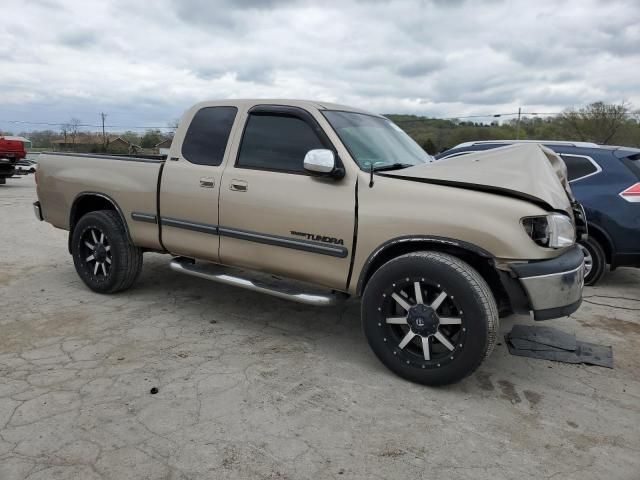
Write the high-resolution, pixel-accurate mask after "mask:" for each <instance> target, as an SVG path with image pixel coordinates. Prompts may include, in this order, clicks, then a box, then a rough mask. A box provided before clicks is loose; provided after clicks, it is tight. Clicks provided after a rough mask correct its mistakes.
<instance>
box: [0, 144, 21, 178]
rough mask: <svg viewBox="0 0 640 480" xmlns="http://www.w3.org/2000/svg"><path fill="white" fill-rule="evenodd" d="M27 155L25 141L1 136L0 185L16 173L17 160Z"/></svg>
mask: <svg viewBox="0 0 640 480" xmlns="http://www.w3.org/2000/svg"><path fill="white" fill-rule="evenodd" d="M26 156H27V151H26V150H25V149H24V143H22V142H21V141H20V140H8V139H6V138H4V137H0V185H3V184H5V183H6V182H7V178H9V177H11V176H13V174H14V173H15V167H16V162H17V161H18V160H22V159H23V158H25V157H26Z"/></svg>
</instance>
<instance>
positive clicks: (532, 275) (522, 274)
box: [503, 245, 584, 320]
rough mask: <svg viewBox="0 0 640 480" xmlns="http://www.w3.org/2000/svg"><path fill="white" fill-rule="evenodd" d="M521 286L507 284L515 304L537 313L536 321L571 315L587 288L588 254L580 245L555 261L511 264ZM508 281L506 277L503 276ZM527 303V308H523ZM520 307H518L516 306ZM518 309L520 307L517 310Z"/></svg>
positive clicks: (534, 316)
mask: <svg viewBox="0 0 640 480" xmlns="http://www.w3.org/2000/svg"><path fill="white" fill-rule="evenodd" d="M510 266H511V271H512V272H513V274H514V275H515V278H513V277H510V278H511V280H512V281H514V282H517V283H519V286H520V287H521V289H520V292H522V293H523V294H524V295H517V293H515V292H517V290H518V288H517V286H515V285H509V286H507V285H505V289H506V290H507V292H508V293H509V294H510V295H509V296H510V299H511V301H512V304H513V303H520V304H521V305H519V307H520V308H519V310H522V307H525V309H528V310H531V311H532V312H533V318H534V319H535V320H549V319H551V318H560V317H566V316H569V315H571V314H572V313H573V312H575V311H576V310H577V309H578V307H580V304H581V303H582V288H583V286H584V255H583V253H582V250H581V249H580V247H579V246H578V245H575V246H573V247H572V248H570V249H569V250H567V251H566V252H565V253H563V254H562V255H560V256H559V257H556V258H554V259H551V260H542V261H537V262H529V263H513V264H511V265H510ZM503 278H504V277H503ZM523 301H524V302H525V305H522V303H523ZM513 306H514V307H517V305H513ZM514 310H516V311H517V310H518V308H514Z"/></svg>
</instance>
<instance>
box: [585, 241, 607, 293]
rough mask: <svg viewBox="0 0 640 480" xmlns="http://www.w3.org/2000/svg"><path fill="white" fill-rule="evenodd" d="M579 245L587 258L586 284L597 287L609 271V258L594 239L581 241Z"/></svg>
mask: <svg viewBox="0 0 640 480" xmlns="http://www.w3.org/2000/svg"><path fill="white" fill-rule="evenodd" d="M579 245H580V247H581V248H582V253H584V258H585V275H584V284H585V285H595V284H596V283H598V282H599V281H600V280H601V279H602V277H603V276H604V274H605V273H606V271H607V256H606V255H605V253H604V249H603V248H602V246H601V245H600V242H598V241H597V240H596V239H595V238H593V237H588V238H587V239H586V240H580V242H579Z"/></svg>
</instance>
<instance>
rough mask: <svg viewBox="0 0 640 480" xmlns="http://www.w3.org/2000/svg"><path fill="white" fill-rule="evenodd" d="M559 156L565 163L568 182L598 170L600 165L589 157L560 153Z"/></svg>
mask: <svg viewBox="0 0 640 480" xmlns="http://www.w3.org/2000/svg"><path fill="white" fill-rule="evenodd" d="M560 157H562V160H564V163H565V164H566V165H567V174H568V176H569V181H570V182H573V181H575V180H580V179H581V178H584V177H587V176H589V175H593V174H594V173H598V172H599V171H600V167H598V165H597V164H596V163H595V162H594V161H593V160H591V158H589V157H584V156H581V155H569V154H561V155H560Z"/></svg>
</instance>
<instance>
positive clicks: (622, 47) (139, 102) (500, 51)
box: [0, 0, 640, 131]
mask: <svg viewBox="0 0 640 480" xmlns="http://www.w3.org/2000/svg"><path fill="white" fill-rule="evenodd" d="M1 3H2V5H1V7H2V12H3V18H4V20H5V21H3V22H2V24H0V129H4V130H13V131H20V130H29V129H39V128H44V127H43V126H40V125H24V124H15V123H13V124H12V123H8V122H7V120H21V121H28V122H53V123H55V122H64V121H67V120H68V119H69V118H71V117H76V118H78V119H80V120H81V121H82V122H83V123H89V124H93V123H96V124H97V123H99V112H101V111H104V112H106V113H107V114H108V118H107V123H108V124H112V125H122V126H166V125H167V122H169V121H171V120H173V119H175V118H178V117H179V116H180V115H181V114H182V112H183V111H184V110H185V109H186V108H187V107H188V106H189V105H190V104H192V103H194V102H196V101H199V100H204V99H216V98H242V97H245V98H246V97H262V98H309V99H322V100H326V101H334V102H340V103H346V104H351V105H354V106H358V107H361V108H365V109H368V110H372V111H375V112H381V113H415V114H421V115H430V116H438V117H451V116H463V115H474V114H487V113H499V112H513V111H517V108H518V107H519V106H522V107H523V108H524V109H525V110H526V111H542V112H555V111H559V110H562V109H563V108H565V107H567V106H580V105H584V104H587V103H590V102H593V101H597V100H603V101H607V102H621V101H628V102H631V103H632V104H633V105H634V106H635V107H636V108H638V107H640V73H639V72H640V1H639V0H628V1H624V0H621V1H614V0H608V1H605V0H602V1H594V0H567V1H562V0H536V1H533V0H525V1H520V0H512V1H508V0H504V1H500V0H485V1H473V0H468V1H464V0H450V1H446V0H416V1H408V0H403V1H382V0H375V1H365V0H360V1H349V0H342V1H331V0H325V1H324V2H319V1H316V2H313V1H305V0H262V1H260V0H235V1H234V0H218V1H215V0H158V1H145V2H137V1H135V0H134V1H131V0H127V1H124V0H100V1H92V0H66V1H62V0H2V2H1ZM7 19H8V20H9V21H8V22H7V21H6V20H7ZM54 128H55V127H54ZM119 129H120V130H121V129H122V128H119Z"/></svg>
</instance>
